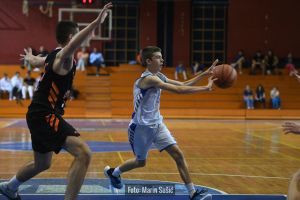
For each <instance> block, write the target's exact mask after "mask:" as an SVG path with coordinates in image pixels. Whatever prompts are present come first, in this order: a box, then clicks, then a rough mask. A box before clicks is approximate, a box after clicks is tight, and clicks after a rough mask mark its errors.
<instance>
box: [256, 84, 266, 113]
mask: <svg viewBox="0 0 300 200" xmlns="http://www.w3.org/2000/svg"><path fill="white" fill-rule="evenodd" d="M255 101H256V102H257V103H261V104H262V105H263V108H266V94H265V89H264V87H263V86H262V85H261V84H259V85H258V86H257V87H256V92H255Z"/></svg>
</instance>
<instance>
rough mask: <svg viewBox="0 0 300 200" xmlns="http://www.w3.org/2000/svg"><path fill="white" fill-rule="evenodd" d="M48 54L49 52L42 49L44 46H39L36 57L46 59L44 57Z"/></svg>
mask: <svg viewBox="0 0 300 200" xmlns="http://www.w3.org/2000/svg"><path fill="white" fill-rule="evenodd" d="M48 54H49V52H48V51H47V50H46V49H45V48H44V46H40V49H39V53H38V56H40V57H46V56H48Z"/></svg>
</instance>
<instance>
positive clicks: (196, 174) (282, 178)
mask: <svg viewBox="0 0 300 200" xmlns="http://www.w3.org/2000/svg"><path fill="white" fill-rule="evenodd" d="M14 173H15V172H0V174H5V175H8V174H14ZM67 173H68V172H43V174H59V175H61V174H67ZM91 174H95V175H98V174H99V172H98V171H97V172H87V175H91ZM126 174H131V175H179V173H178V172H126ZM190 174H191V175H195V176H225V177H241V178H261V179H279V180H290V178H288V177H280V176H255V175H246V174H210V173H200V172H191V173H190Z"/></svg>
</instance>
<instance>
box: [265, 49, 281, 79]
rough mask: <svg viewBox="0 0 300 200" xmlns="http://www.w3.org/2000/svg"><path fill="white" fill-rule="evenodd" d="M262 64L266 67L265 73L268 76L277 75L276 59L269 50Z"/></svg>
mask: <svg viewBox="0 0 300 200" xmlns="http://www.w3.org/2000/svg"><path fill="white" fill-rule="evenodd" d="M264 63H265V66H266V72H267V74H268V75H270V74H279V72H278V58H277V56H275V55H274V53H273V52H272V51H271V50H269V51H268V53H267V55H266V56H265V58H264Z"/></svg>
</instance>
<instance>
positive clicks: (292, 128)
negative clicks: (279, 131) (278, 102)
mask: <svg viewBox="0 0 300 200" xmlns="http://www.w3.org/2000/svg"><path fill="white" fill-rule="evenodd" d="M294 75H295V77H296V78H297V80H298V81H299V82H300V75H298V74H294ZM282 127H283V132H284V133H285V134H288V133H294V134H298V135H300V125H298V124H296V123H293V122H285V123H284V124H283V125H282ZM287 199H288V200H299V199H300V169H299V170H298V171H297V172H296V173H295V174H294V175H293V177H292V179H291V182H290V185H289V189H288V198H287Z"/></svg>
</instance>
